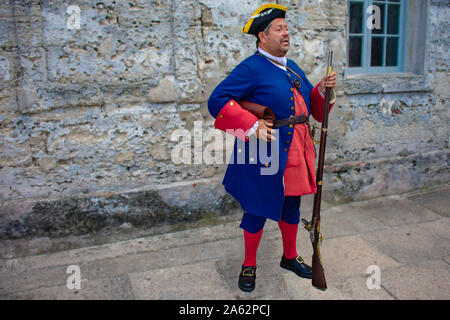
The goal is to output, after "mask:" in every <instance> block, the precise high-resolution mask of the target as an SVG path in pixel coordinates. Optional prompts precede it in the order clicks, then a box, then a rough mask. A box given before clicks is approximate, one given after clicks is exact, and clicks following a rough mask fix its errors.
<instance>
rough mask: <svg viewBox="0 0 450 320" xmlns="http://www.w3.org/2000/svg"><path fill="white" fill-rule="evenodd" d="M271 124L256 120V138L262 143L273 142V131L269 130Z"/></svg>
mask: <svg viewBox="0 0 450 320" xmlns="http://www.w3.org/2000/svg"><path fill="white" fill-rule="evenodd" d="M272 127H273V123H271V122H268V121H266V120H264V119H259V120H258V129H256V136H257V137H258V138H259V139H262V140H264V141H266V142H267V141H271V140H275V136H274V135H275V130H273V129H271V128H272Z"/></svg>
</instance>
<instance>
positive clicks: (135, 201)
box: [0, 180, 239, 239]
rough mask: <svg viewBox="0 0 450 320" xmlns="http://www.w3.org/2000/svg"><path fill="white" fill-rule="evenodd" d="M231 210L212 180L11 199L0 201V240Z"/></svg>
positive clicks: (188, 218) (146, 224) (177, 220)
mask: <svg viewBox="0 0 450 320" xmlns="http://www.w3.org/2000/svg"><path fill="white" fill-rule="evenodd" d="M237 208H239V204H238V203H237V202H236V201H235V200H234V199H233V198H232V197H231V196H230V195H228V194H226V192H225V191H224V189H223V187H222V185H221V183H220V181H218V180H201V181H196V182H192V181H190V182H186V183H178V184H173V185H170V186H165V187H158V188H152V189H145V188H140V189H134V190H127V191H125V192H123V193H111V192H110V193H103V194H94V195H77V196H74V197H63V198H60V199H15V200H9V201H4V202H3V203H2V204H1V205H0V239H18V238H23V237H36V236H51V237H61V236H67V235H82V234H88V233H91V232H96V231H99V230H101V229H103V228H105V227H106V226H119V225H122V224H124V223H128V224H131V225H132V226H134V227H142V228H148V227H154V226H158V225H162V224H175V223H180V222H190V221H196V220H198V219H200V218H202V217H205V216H207V215H211V214H213V215H219V216H221V215H226V214H229V213H231V212H234V211H235V209H237Z"/></svg>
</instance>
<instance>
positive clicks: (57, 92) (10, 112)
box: [0, 0, 450, 239]
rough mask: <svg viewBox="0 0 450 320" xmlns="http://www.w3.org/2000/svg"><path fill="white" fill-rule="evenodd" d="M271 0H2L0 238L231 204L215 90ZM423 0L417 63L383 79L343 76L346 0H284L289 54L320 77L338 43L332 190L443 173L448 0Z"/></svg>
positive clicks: (355, 191)
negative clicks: (249, 25) (251, 22)
mask: <svg viewBox="0 0 450 320" xmlns="http://www.w3.org/2000/svg"><path fill="white" fill-rule="evenodd" d="M266 2H267V1H241V0H204V1H200V0H165V1H164V0H129V1H121V0H115V1H112V0H95V1H94V0H92V1H88V0H70V1H69V0H42V1H32V0H0V78H1V84H0V153H1V157H0V199H1V204H0V238H3V239H5V238H18V237H24V236H36V235H37V236H39V235H50V236H61V235H65V234H71V233H75V234H80V233H86V232H90V231H95V230H99V229H101V228H102V227H104V226H106V225H111V224H120V223H123V222H129V223H132V224H134V225H136V226H153V225H157V224H160V223H171V222H177V221H185V220H190V219H197V218H199V217H201V216H203V215H205V214H210V213H214V214H219V215H222V214H227V213H229V212H230V211H232V210H234V209H236V208H237V207H238V205H237V203H236V202H235V201H234V200H233V199H231V197H230V196H228V195H227V194H226V193H225V192H224V190H223V187H222V185H221V180H222V177H223V174H224V170H225V167H226V165H225V164H224V163H226V161H227V160H228V158H227V155H226V153H227V152H226V150H227V148H226V144H225V142H226V137H225V134H222V133H220V132H218V131H217V130H213V129H212V128H213V123H214V119H213V118H212V117H211V116H210V115H209V113H208V110H207V105H206V102H207V100H208V97H209V94H210V93H211V91H212V90H213V89H214V87H215V86H216V85H217V84H218V83H219V82H220V81H221V80H222V79H223V78H224V77H225V76H226V75H227V74H228V73H229V72H230V71H231V70H232V69H233V68H234V67H235V66H236V65H237V64H238V63H239V62H240V61H242V60H243V59H244V58H246V57H247V56H249V55H251V54H252V53H253V52H254V50H255V38H254V37H253V36H249V35H244V34H242V33H240V28H241V27H242V26H243V25H244V24H245V22H246V21H247V19H248V17H249V16H250V15H251V13H253V11H254V10H256V8H257V7H259V6H260V5H262V4H263V3H266ZM426 2H427V5H426V8H427V11H426V12H424V15H425V17H424V19H423V20H424V22H421V23H422V24H423V28H424V29H422V30H425V31H422V32H424V34H423V35H422V37H423V39H424V43H423V44H422V48H426V49H425V50H426V51H425V61H424V66H423V70H422V72H420V73H419V74H411V73H404V74H402V75H395V76H393V77H391V78H389V77H386V76H365V77H348V76H347V75H346V73H345V69H346V43H347V42H346V32H347V31H346V28H347V14H348V13H347V1H344V0H333V1H323V0H291V1H278V3H280V4H283V5H286V6H287V7H288V13H287V21H288V23H289V27H290V33H291V50H290V51H289V54H288V57H289V58H291V59H293V60H295V61H296V62H297V63H298V64H299V65H300V66H301V67H302V68H303V70H304V71H305V72H306V74H307V75H308V77H309V79H310V81H311V82H312V83H313V84H316V83H317V82H318V81H319V80H320V79H321V78H322V76H323V75H324V73H325V64H326V58H327V57H326V55H327V51H328V50H329V49H331V50H333V51H334V62H335V63H334V66H335V70H336V72H337V73H338V75H339V77H338V79H339V80H338V88H337V92H336V93H337V97H338V99H337V103H336V105H335V107H334V109H333V111H332V114H331V115H330V135H329V139H328V146H327V160H326V169H325V170H326V171H325V172H326V177H325V181H326V183H324V188H325V191H326V198H327V199H328V200H331V201H346V200H353V199H364V198H368V197H376V196H380V195H386V194H390V193H401V192H406V191H409V190H413V189H418V188H423V187H427V186H431V185H433V184H436V183H446V182H448V181H449V177H450V173H449V162H450V161H449V151H448V141H449V108H448V96H449V89H450V87H449V73H448V62H449V54H448V50H449V47H448V45H449V40H448V30H449V25H448V21H449V17H450V5H449V3H448V1H445V0H442V1H437V0H433V1H426ZM71 5H76V6H77V7H78V8H79V17H80V25H79V28H78V29H77V28H75V29H74V28H73V27H74V26H75V25H76V24H74V21H75V20H73V19H75V18H76V16H77V12H76V11H70V10H69V11H68V8H69V6H71ZM75 22H76V21H75ZM413 37H414V35H413ZM213 137H215V138H213ZM228 143H230V140H229V139H228ZM183 148H184V150H185V151H186V150H187V151H189V150H190V151H191V153H188V154H184V156H183V154H182V151H183ZM180 150H181V154H182V156H183V158H182V160H183V161H184V162H183V161H175V160H174V159H175V158H179V157H178V155H179V154H180V152H179V151H180ZM212 150H213V151H212ZM202 155H203V156H202ZM208 155H212V156H213V157H214V159H215V161H210V160H208V159H209V158H211V157H209V158H208V157H207V156H208ZM178 160H179V159H178Z"/></svg>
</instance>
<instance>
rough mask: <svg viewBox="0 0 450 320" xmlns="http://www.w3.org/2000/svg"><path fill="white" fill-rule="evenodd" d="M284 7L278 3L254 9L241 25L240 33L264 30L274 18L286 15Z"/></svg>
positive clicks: (256, 33) (255, 32)
mask: <svg viewBox="0 0 450 320" xmlns="http://www.w3.org/2000/svg"><path fill="white" fill-rule="evenodd" d="M286 9H287V8H286V7H285V6H282V5H279V4H272V3H270V4H265V5H263V6H261V7H259V8H258V10H256V11H255V12H254V13H253V14H252V16H251V17H250V20H248V22H247V23H246V24H245V26H244V27H242V29H241V31H242V33H248V34H253V35H255V36H258V33H260V32H261V31H264V29H265V28H266V27H267V26H268V25H269V23H270V22H271V21H272V20H274V19H276V18H284V17H285V16H286Z"/></svg>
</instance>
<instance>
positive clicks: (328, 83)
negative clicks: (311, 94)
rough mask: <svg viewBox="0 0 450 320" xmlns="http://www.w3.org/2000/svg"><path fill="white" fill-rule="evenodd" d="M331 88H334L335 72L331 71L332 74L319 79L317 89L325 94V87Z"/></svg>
mask: <svg viewBox="0 0 450 320" xmlns="http://www.w3.org/2000/svg"><path fill="white" fill-rule="evenodd" d="M326 88H331V89H333V90H334V88H336V72H333V73H332V74H330V75H328V76H325V77H323V78H322V80H320V84H319V90H320V92H322V93H323V94H325V89H326Z"/></svg>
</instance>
